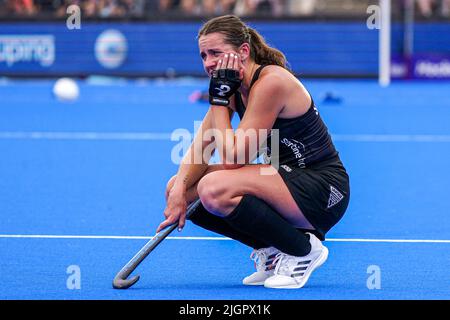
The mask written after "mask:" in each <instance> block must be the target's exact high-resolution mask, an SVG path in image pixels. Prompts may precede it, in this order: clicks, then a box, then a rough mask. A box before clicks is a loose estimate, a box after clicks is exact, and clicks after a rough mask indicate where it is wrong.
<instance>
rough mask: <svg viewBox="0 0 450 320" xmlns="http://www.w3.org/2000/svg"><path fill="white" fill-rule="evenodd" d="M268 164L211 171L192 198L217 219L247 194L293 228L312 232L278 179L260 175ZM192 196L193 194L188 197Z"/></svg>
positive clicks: (278, 177) (226, 213)
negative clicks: (273, 210) (197, 199)
mask: <svg viewBox="0 0 450 320" xmlns="http://www.w3.org/2000/svg"><path fill="white" fill-rule="evenodd" d="M262 167H269V165H246V166H243V167H241V168H238V169H233V170H211V171H209V172H208V173H207V174H205V175H204V176H203V178H202V179H200V181H199V182H198V183H197V185H196V186H195V187H196V189H197V190H196V194H195V195H196V196H200V199H201V200H202V203H203V205H204V207H205V208H206V209H207V210H208V211H210V212H211V213H213V214H215V215H218V216H227V215H228V214H230V213H231V212H232V211H233V210H234V208H236V206H237V205H238V204H239V202H240V201H241V199H242V196H243V195H245V194H250V195H253V196H255V197H258V198H260V199H261V200H264V201H265V202H266V203H267V204H269V205H270V206H271V207H272V208H273V209H275V210H276V211H277V212H278V213H279V214H280V215H281V216H282V217H284V218H285V219H286V220H287V221H289V222H290V223H292V225H294V226H295V227H298V228H304V229H310V230H313V229H314V227H313V226H312V225H311V223H309V221H308V220H307V219H306V218H305V216H304V215H303V212H302V211H301V210H300V208H299V207H298V205H297V203H296V202H295V200H294V198H293V197H292V195H291V193H290V192H289V189H288V188H287V186H286V184H285V183H284V181H283V179H282V178H281V176H280V175H279V174H278V173H276V174H274V175H261V171H260V169H261V168H262ZM191 195H194V191H192V194H191Z"/></svg>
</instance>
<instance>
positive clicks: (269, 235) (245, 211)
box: [224, 195, 311, 256]
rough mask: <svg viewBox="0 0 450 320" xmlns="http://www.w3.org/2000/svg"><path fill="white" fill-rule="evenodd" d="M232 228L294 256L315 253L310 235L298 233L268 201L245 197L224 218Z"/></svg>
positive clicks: (249, 196) (250, 196)
mask: <svg viewBox="0 0 450 320" xmlns="http://www.w3.org/2000/svg"><path fill="white" fill-rule="evenodd" d="M224 220H226V221H227V222H228V223H229V224H230V225H231V226H232V227H234V228H235V229H236V230H239V231H241V232H243V233H247V234H249V235H252V236H253V237H254V238H255V239H258V240H260V241H262V242H265V243H267V244H269V246H273V247H275V248H277V249H278V250H280V251H281V252H283V253H287V254H289V255H292V256H305V255H307V254H308V253H310V252H311V244H310V243H309V236H308V235H306V234H305V233H303V232H301V231H299V230H297V229H296V228H295V227H294V226H293V225H291V224H290V223H289V222H287V221H286V220H285V219H284V218H282V217H281V216H280V215H279V214H278V213H277V212H276V211H275V210H273V209H272V208H271V207H270V206H269V205H268V204H267V203H266V202H264V201H262V200H261V199H259V198H257V197H255V196H252V195H244V196H243V197H242V200H241V202H239V204H238V205H237V207H236V208H235V209H234V210H233V211H232V212H231V213H230V214H229V215H228V216H227V217H225V218H224Z"/></svg>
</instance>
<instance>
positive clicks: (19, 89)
mask: <svg viewBox="0 0 450 320" xmlns="http://www.w3.org/2000/svg"><path fill="white" fill-rule="evenodd" d="M304 83H305V84H306V86H307V88H308V89H309V90H310V91H311V93H312V95H313V96H314V97H315V100H316V102H317V105H318V108H319V111H320V112H321V114H322V116H323V118H324V120H325V121H326V123H327V125H328V126H329V129H330V132H331V133H332V136H333V138H334V140H335V143H336V146H337V148H338V150H339V151H340V154H341V158H342V160H343V162H344V163H345V165H346V166H347V169H348V172H349V174H350V178H351V188H352V199H351V202H350V206H349V209H348V211H347V213H346V215H345V216H344V218H343V220H342V221H341V222H340V224H339V225H337V226H336V227H335V228H334V229H333V230H332V231H331V232H330V233H329V234H328V239H327V241H326V243H325V245H326V246H327V247H328V248H329V249H330V256H329V259H328V261H327V262H326V263H325V264H324V265H323V266H322V267H321V268H320V269H318V270H317V271H316V272H315V273H314V274H313V275H312V277H311V278H310V280H309V282H308V284H307V286H306V287H305V288H303V289H300V290H287V291H286V290H269V289H265V288H259V287H258V288H255V287H245V286H243V285H241V279H242V277H244V276H245V275H247V274H248V273H249V272H251V271H252V270H253V263H252V262H251V261H250V259H249V258H248V256H249V255H250V252H251V250H250V249H248V248H246V247H244V246H243V245H241V244H239V243H237V242H234V241H231V240H226V239H223V238H221V236H219V235H216V234H212V233H209V232H207V231H204V230H201V229H199V228H197V227H196V226H193V225H191V224H189V225H188V226H187V227H186V228H185V230H184V231H183V232H182V233H178V232H175V233H174V234H172V236H173V237H176V238H170V239H167V240H166V241H164V242H163V243H162V244H161V245H160V246H159V247H158V248H157V249H156V250H155V251H154V252H153V253H152V254H151V255H150V256H149V257H148V258H147V260H145V261H144V262H143V263H142V265H141V266H140V267H139V269H138V273H139V274H141V280H140V281H139V282H138V283H137V284H136V285H135V286H134V287H132V288H131V289H129V290H125V291H117V290H113V289H112V288H111V281H112V279H113V277H114V275H115V274H116V272H117V271H119V270H120V268H121V267H122V266H123V264H124V263H126V262H127V261H128V260H129V259H130V258H131V257H132V256H133V254H134V253H135V252H137V251H138V250H139V249H140V248H141V247H142V246H143V245H144V244H145V243H146V241H147V239H145V238H139V236H141V237H149V236H152V235H153V234H154V230H155V228H156V227H157V225H158V224H159V223H160V221H161V219H162V210H163V208H164V198H163V195H164V187H165V184H166V181H167V179H168V178H169V177H170V176H172V175H173V174H174V173H175V172H176V169H177V166H176V165H175V164H173V163H172V161H171V152H172V149H173V147H174V146H175V145H176V144H177V143H178V141H171V140H170V134H171V133H172V132H173V130H175V129H177V128H186V129H188V130H189V131H191V132H192V131H193V130H194V124H193V122H194V120H201V118H202V116H203V114H204V113H205V111H206V108H207V106H206V105H204V104H191V103H189V102H188V96H189V95H190V94H191V93H192V92H193V91H194V90H197V89H204V88H205V87H206V85H207V83H206V81H203V80H190V81H185V80H178V81H172V82H163V81H156V80H155V81H147V82H146V81H135V82H126V81H122V82H117V83H110V84H102V85H100V84H98V85H95V84H93V83H86V82H83V83H80V87H81V98H80V99H79V100H78V101H77V102H75V103H70V104H62V103H59V102H57V101H55V100H54V99H53V97H52V95H51V87H52V84H53V82H52V81H13V82H6V81H3V82H0V98H1V101H0V217H1V220H0V274H2V277H3V279H2V284H3V285H2V289H1V291H0V299H299V300H300V299H449V298H450V276H449V275H448V273H447V272H448V267H449V266H450V219H449V218H448V214H449V213H450V202H449V201H448V194H449V190H450V182H449V181H450V168H449V163H450V162H449V157H450V95H449V92H450V84H449V83H438V82H411V83H394V84H393V85H392V86H391V87H389V88H387V89H381V88H380V87H378V85H377V83H376V82H374V81H356V80H352V81H350V80H348V81H347V80H344V81H328V80H327V81H317V80H306V81H304ZM328 91H333V92H334V93H336V94H338V95H340V96H342V97H343V99H344V100H343V103H341V104H336V103H323V102H322V98H323V96H324V94H325V93H326V92H328ZM205 237H215V238H213V239H211V238H205ZM411 240H418V241H411ZM72 265H76V266H78V267H79V268H80V271H81V278H80V279H81V289H79V290H77V289H75V290H70V289H68V288H67V283H66V282H67V279H68V277H69V274H67V273H66V271H67V268H68V267H69V266H72ZM371 266H375V267H377V268H379V270H380V285H381V288H380V289H372V290H370V289H369V288H368V287H367V281H368V279H369V278H370V277H371V274H369V273H368V269H369V270H371V269H370V268H371ZM369 282H370V281H369Z"/></svg>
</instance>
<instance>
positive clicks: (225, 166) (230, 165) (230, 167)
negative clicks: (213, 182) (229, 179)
mask: <svg viewBox="0 0 450 320" xmlns="http://www.w3.org/2000/svg"><path fill="white" fill-rule="evenodd" d="M243 166H245V164H235V163H224V164H222V167H223V169H225V170H233V169H239V168H241V167H243Z"/></svg>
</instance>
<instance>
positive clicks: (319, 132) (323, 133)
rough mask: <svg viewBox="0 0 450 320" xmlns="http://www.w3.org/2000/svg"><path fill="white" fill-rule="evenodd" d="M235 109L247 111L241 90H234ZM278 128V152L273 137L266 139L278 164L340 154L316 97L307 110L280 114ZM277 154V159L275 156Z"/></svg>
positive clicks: (295, 163)
mask: <svg viewBox="0 0 450 320" xmlns="http://www.w3.org/2000/svg"><path fill="white" fill-rule="evenodd" d="M264 67H265V65H262V66H260V67H259V68H258V69H257V70H256V72H255V75H254V76H253V79H252V82H251V84H250V90H251V87H252V86H253V84H254V83H255V81H256V80H258V78H259V74H260V73H261V70H262V69H263V68H264ZM235 99H236V100H235V102H236V111H237V113H238V114H239V118H240V119H242V118H243V116H244V113H245V106H244V103H243V101H242V97H241V95H240V93H239V92H238V93H236V94H235ZM273 129H277V130H278V131H277V132H278V147H279V148H278V149H279V150H278V152H276V151H275V150H271V148H272V146H271V144H272V143H271V138H268V140H267V150H266V155H267V157H268V158H269V159H270V160H269V161H270V162H271V163H275V162H274V161H278V164H279V165H287V166H291V167H294V168H295V167H297V168H306V167H308V165H310V164H313V163H317V162H320V161H323V160H328V159H331V158H333V157H335V156H337V155H338V152H337V151H336V148H335V147H334V144H333V142H332V140H331V136H330V135H329V133H328V129H327V127H326V125H325V123H324V122H323V121H322V118H321V117H320V114H319V112H318V111H317V108H316V106H315V105H314V101H313V100H312V98H311V105H310V107H309V109H308V111H307V112H306V113H305V114H303V115H301V116H299V117H296V118H292V119H282V118H277V119H276V120H275V123H274V125H273V127H272V132H271V134H272V135H273V134H274V132H273ZM275 157H277V158H278V159H275Z"/></svg>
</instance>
